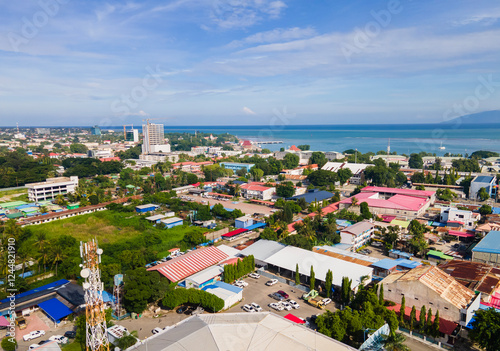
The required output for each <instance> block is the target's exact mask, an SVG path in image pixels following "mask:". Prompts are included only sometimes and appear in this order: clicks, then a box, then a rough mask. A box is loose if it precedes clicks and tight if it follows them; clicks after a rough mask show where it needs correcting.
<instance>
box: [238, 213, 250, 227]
mask: <svg viewBox="0 0 500 351" xmlns="http://www.w3.org/2000/svg"><path fill="white" fill-rule="evenodd" d="M251 225H253V218H252V217H250V216H243V217H239V218H236V219H235V220H234V226H235V227H236V228H247V227H250V226H251Z"/></svg>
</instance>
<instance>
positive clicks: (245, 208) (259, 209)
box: [189, 195, 272, 215]
mask: <svg viewBox="0 0 500 351" xmlns="http://www.w3.org/2000/svg"><path fill="white" fill-rule="evenodd" d="M189 197H190V198H193V199H194V201H196V202H200V203H201V202H202V201H208V203H209V204H210V206H212V205H215V204H222V205H223V206H224V207H226V208H232V209H239V210H241V212H243V213H245V214H250V215H253V214H254V213H263V214H265V215H269V214H271V213H272V212H271V211H272V208H269V207H267V206H261V205H256V204H248V203H245V202H243V201H242V200H240V201H238V203H237V204H233V202H232V201H221V200H215V199H206V198H203V197H201V196H194V195H189Z"/></svg>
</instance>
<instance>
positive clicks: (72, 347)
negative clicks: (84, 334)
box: [61, 340, 82, 351]
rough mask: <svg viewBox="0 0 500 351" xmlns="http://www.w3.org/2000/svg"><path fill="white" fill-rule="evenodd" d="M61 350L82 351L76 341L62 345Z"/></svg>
mask: <svg viewBox="0 0 500 351" xmlns="http://www.w3.org/2000/svg"><path fill="white" fill-rule="evenodd" d="M61 349H62V350H63V351H82V348H81V346H80V344H79V343H77V342H76V341H71V340H70V342H69V343H67V344H66V345H63V346H62V347H61Z"/></svg>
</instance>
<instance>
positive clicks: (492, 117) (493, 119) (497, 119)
mask: <svg viewBox="0 0 500 351" xmlns="http://www.w3.org/2000/svg"><path fill="white" fill-rule="evenodd" d="M457 120H460V122H461V123H462V124H491V123H500V110H493V111H484V112H479V113H474V114H471V115H465V116H460V117H457V118H453V119H450V120H449V121H445V122H441V123H442V124H454V123H457Z"/></svg>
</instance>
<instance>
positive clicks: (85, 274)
mask: <svg viewBox="0 0 500 351" xmlns="http://www.w3.org/2000/svg"><path fill="white" fill-rule="evenodd" d="M80 275H81V276H82V278H84V279H87V278H88V277H89V276H90V269H88V268H84V269H82V270H81V271H80Z"/></svg>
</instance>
